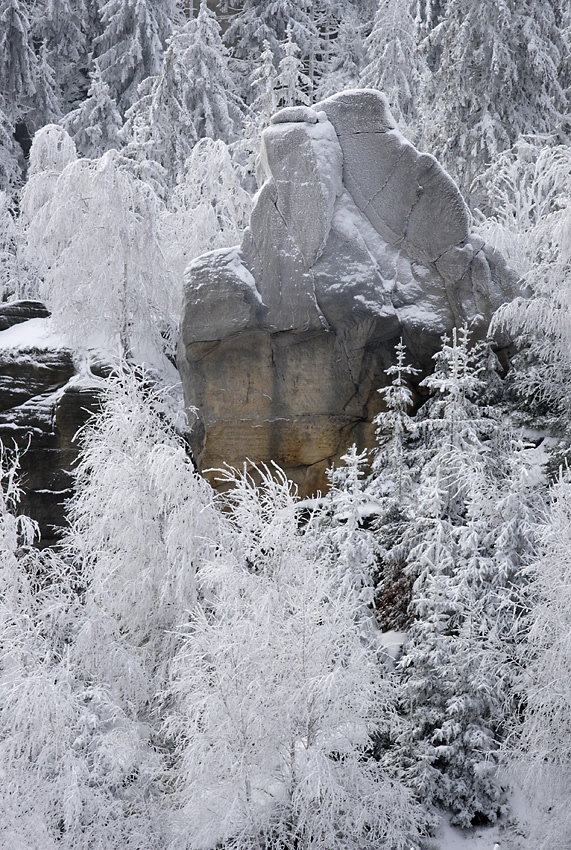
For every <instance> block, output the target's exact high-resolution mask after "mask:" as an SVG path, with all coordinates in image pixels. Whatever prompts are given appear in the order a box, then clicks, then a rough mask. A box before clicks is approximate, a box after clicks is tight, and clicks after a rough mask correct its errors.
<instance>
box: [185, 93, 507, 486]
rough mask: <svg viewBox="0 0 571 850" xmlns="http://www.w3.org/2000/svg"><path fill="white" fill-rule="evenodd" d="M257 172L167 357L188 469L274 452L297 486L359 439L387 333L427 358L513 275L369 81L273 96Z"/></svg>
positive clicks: (501, 297)
mask: <svg viewBox="0 0 571 850" xmlns="http://www.w3.org/2000/svg"><path fill="white" fill-rule="evenodd" d="M258 178H259V185H260V189H259V191H258V194H257V195H256V198H255V203H254V208H253V212H252V216H251V222H250V226H249V228H248V229H247V230H246V232H245V234H244V238H243V241H242V244H241V246H240V247H236V248H231V249H228V250H219V251H214V252H210V253H208V254H205V255H203V256H202V257H199V258H198V259H197V260H196V261H194V262H193V263H192V264H191V265H190V267H189V269H188V271H187V274H186V281H185V302H184V311H183V318H182V329H181V344H180V357H179V368H180V372H181V375H182V378H183V385H184V390H185V399H186V403H187V405H188V407H189V409H192V408H195V409H196V417H197V418H196V422H195V424H194V430H193V451H194V454H195V457H196V460H197V462H198V465H199V468H200V469H202V470H206V469H208V468H210V467H216V466H220V465H221V464H222V463H223V462H227V463H230V464H242V463H243V462H244V461H245V460H246V459H249V460H250V461H252V462H260V461H269V460H270V459H273V460H275V461H276V462H277V463H278V464H280V465H281V466H282V467H283V468H284V469H286V470H287V472H288V474H289V475H290V476H291V478H292V479H293V480H295V481H296V482H297V483H298V485H299V486H300V490H301V492H302V493H304V494H308V493H310V492H313V491H315V490H316V489H318V488H324V487H325V485H326V479H325V470H326V468H327V466H328V465H329V464H330V463H331V462H332V461H335V460H336V459H338V458H339V456H340V454H342V453H343V451H344V450H345V449H346V447H347V446H348V445H349V444H350V443H352V442H353V441H356V442H357V444H358V445H359V446H368V445H369V446H370V445H372V443H373V437H374V435H373V427H372V425H371V422H372V419H373V417H374V416H375V414H376V413H377V412H378V411H379V409H380V403H381V402H380V396H379V394H378V393H377V390H378V388H379V387H381V386H384V385H385V383H386V377H385V374H384V370H385V369H386V368H387V367H388V366H389V365H390V363H391V359H392V353H393V349H394V344H395V342H396V341H398V339H399V338H400V337H401V336H402V337H403V338H404V342H405V344H406V346H407V348H408V350H409V352H410V355H411V359H412V360H413V362H414V365H416V366H417V367H418V368H420V369H421V370H422V372H423V373H424V374H426V373H427V372H428V371H429V370H430V368H431V363H432V360H431V358H432V355H433V353H434V352H435V351H436V350H437V349H438V347H439V345H440V338H441V335H442V334H443V333H444V332H446V331H449V330H450V329H451V328H452V327H454V326H461V325H463V324H464V323H467V324H468V325H470V326H471V327H472V329H473V330H474V332H475V335H476V336H481V335H483V334H484V333H485V331H486V329H487V326H488V323H489V320H490V317H491V315H492V313H493V312H494V311H495V309H496V308H497V307H498V306H499V305H500V304H501V303H503V302H505V301H507V300H511V299H512V298H513V297H514V296H515V295H516V294H517V283H516V276H515V275H514V274H513V273H512V272H511V271H510V270H509V269H507V268H506V265H505V263H504V261H503V259H502V258H501V257H500V256H499V255H498V254H496V253H495V252H494V251H492V250H490V249H489V248H487V247H486V246H485V245H484V244H483V241H482V240H481V239H480V238H479V237H477V236H475V235H471V233H470V214H469V212H468V209H467V207H466V205H465V203H464V201H463V199H462V197H461V195H460V192H459V190H458V188H457V187H456V185H455V184H454V182H453V181H452V179H451V178H450V177H449V176H448V174H446V172H445V171H444V170H443V169H442V168H441V167H440V165H439V164H438V162H437V161H436V160H435V159H434V157H432V156H430V155H429V154H424V153H419V152H418V151H417V150H416V149H415V148H414V147H413V146H412V145H411V144H410V143H409V142H408V141H407V140H406V139H405V138H404V137H403V136H402V135H401V134H400V133H399V131H398V129H397V128H396V125H395V123H394V121H393V119H392V116H391V114H390V112H389V109H388V107H387V103H386V100H385V98H384V97H383V96H382V95H381V94H380V93H379V92H376V91H373V90H362V91H348V92H343V93H341V94H339V95H336V96H334V97H331V98H329V99H328V100H325V101H323V102H321V103H318V104H316V105H315V106H313V107H312V108H308V107H293V108H289V109H284V110H282V111H281V112H278V113H277V114H276V115H275V116H274V117H273V119H272V124H271V126H270V127H269V128H268V129H267V130H265V131H264V133H263V137H262V148H261V156H260V167H259V175H258ZM191 418H192V416H191Z"/></svg>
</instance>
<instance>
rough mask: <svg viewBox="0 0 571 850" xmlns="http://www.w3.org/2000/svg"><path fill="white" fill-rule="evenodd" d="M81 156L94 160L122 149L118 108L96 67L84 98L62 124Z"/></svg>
mask: <svg viewBox="0 0 571 850" xmlns="http://www.w3.org/2000/svg"><path fill="white" fill-rule="evenodd" d="M62 125H63V127H64V128H65V129H66V130H67V132H68V133H69V134H70V136H71V137H72V138H73V141H74V142H75V146H76V148H77V150H78V151H79V153H80V154H81V155H82V156H85V157H88V158H89V159H96V158H97V157H98V156H102V155H103V154H104V153H106V152H107V151H108V150H111V149H113V148H115V149H116V150H119V149H120V148H121V147H122V146H123V145H122V142H121V140H120V137H119V131H120V130H121V128H122V126H123V121H122V120H121V115H120V113H119V110H118V109H117V105H116V103H115V101H114V100H113V98H112V97H111V92H110V89H109V86H108V85H107V83H106V82H105V81H104V80H103V78H102V76H101V73H100V71H99V67H98V65H97V64H96V67H95V72H94V74H93V78H92V80H91V85H90V87H89V91H88V92H87V98H86V99H85V100H84V101H82V103H81V105H80V106H78V107H77V109H74V110H72V111H71V112H68V114H67V115H66V116H65V118H64V119H63V121H62Z"/></svg>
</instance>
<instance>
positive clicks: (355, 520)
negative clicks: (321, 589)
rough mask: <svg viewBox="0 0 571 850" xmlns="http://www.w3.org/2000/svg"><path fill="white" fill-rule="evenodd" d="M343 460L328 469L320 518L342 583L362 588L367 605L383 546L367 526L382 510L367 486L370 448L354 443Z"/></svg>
mask: <svg viewBox="0 0 571 850" xmlns="http://www.w3.org/2000/svg"><path fill="white" fill-rule="evenodd" d="M341 461H342V463H341V464H340V465H339V466H337V467H336V468H333V469H331V470H328V476H327V477H328V479H329V484H330V487H329V490H328V492H327V495H326V496H325V499H324V501H323V505H322V510H321V511H320V512H317V520H318V522H320V524H321V525H320V527H321V528H322V529H323V533H324V536H325V538H326V539H327V541H328V543H329V545H330V546H331V548H332V550H333V552H334V553H335V554H336V569H337V570H338V571H339V579H340V581H341V583H342V584H345V583H347V585H348V586H349V587H351V588H352V589H353V590H356V591H358V592H359V593H360V598H361V600H362V602H363V605H364V606H365V605H366V606H371V605H372V603H373V596H374V589H373V581H374V577H375V575H376V573H377V570H378V557H379V554H380V547H379V544H378V543H377V541H376V539H375V536H374V534H373V532H372V531H371V530H370V529H368V528H366V527H365V522H366V521H367V520H368V519H369V518H370V517H371V516H372V515H374V514H376V513H377V512H378V510H379V505H378V502H376V501H375V500H374V498H373V497H372V496H371V493H370V492H369V491H368V489H367V486H366V484H367V482H366V478H365V469H364V467H365V466H366V465H367V464H368V452H367V451H366V450H365V451H362V452H358V451H357V447H356V446H355V445H353V446H351V447H350V448H349V449H348V451H347V452H346V453H345V454H344V455H343V456H342V457H341Z"/></svg>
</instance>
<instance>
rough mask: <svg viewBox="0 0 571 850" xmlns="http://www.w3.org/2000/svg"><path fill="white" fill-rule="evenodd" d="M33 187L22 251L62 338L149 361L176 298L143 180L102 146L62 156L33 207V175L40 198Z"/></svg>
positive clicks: (170, 325) (164, 343)
mask: <svg viewBox="0 0 571 850" xmlns="http://www.w3.org/2000/svg"><path fill="white" fill-rule="evenodd" d="M56 129H59V131H60V133H63V134H64V137H65V136H67V134H65V131H63V130H61V128H56ZM42 138H43V137H42ZM67 139H68V142H69V137H67ZM71 144H72V143H71ZM49 176H50V181H51V175H49ZM34 189H35V187H34V186H31V187H30V188H29V191H27V192H26V195H25V201H26V206H25V209H26V211H27V213H26V214H27V237H28V246H29V253H30V256H31V257H32V259H33V260H34V261H35V264H36V266H37V267H38V268H39V271H40V273H41V277H42V280H41V283H40V295H41V296H42V298H44V299H45V301H46V302H47V304H48V305H49V306H50V308H51V310H52V313H53V319H54V321H55V323H56V324H57V326H58V327H59V328H60V329H61V330H62V331H63V332H64V333H65V334H66V335H67V337H68V339H69V340H70V341H71V342H72V343H73V344H75V345H77V346H78V347H79V348H80V349H85V348H88V347H93V346H102V347H107V348H111V349H113V350H115V351H116V352H117V353H118V354H120V355H121V356H130V355H134V356H136V357H138V358H140V359H142V360H149V361H150V362H153V361H155V362H156V358H157V355H158V354H159V353H160V352H162V351H163V350H166V351H167V352H168V351H172V347H173V345H174V328H175V326H176V322H177V319H176V316H177V315H178V297H179V296H178V294H177V292H176V290H175V284H174V281H173V278H172V274H171V272H170V270H169V269H168V268H167V265H166V262H165V260H164V256H163V254H162V251H161V249H160V245H159V243H158V238H157V233H158V216H159V212H160V204H159V201H158V199H157V197H156V195H155V194H154V193H153V191H152V189H151V188H150V186H149V185H148V184H147V183H144V182H142V181H140V180H137V179H136V178H135V177H133V176H132V174H131V172H130V170H129V163H128V162H126V161H124V160H123V159H122V158H121V156H120V155H119V154H118V152H117V151H113V150H111V151H108V152H107V153H106V154H104V155H103V156H102V157H101V158H100V159H97V160H89V159H81V160H75V161H72V162H70V163H69V165H67V166H66V167H65V168H64V169H63V171H62V172H61V174H60V175H59V176H58V177H57V179H56V182H55V185H52V191H51V195H50V197H49V200H47V201H46V202H45V203H44V204H43V205H42V201H43V200H44V197H45V187H44V185H43V183H42V181H41V180H40V179H39V180H38V191H39V193H40V198H37V197H36V196H35V194H34Z"/></svg>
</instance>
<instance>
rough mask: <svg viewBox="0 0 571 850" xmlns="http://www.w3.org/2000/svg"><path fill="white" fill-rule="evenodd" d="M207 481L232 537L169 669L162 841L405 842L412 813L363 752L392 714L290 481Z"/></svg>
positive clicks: (346, 594)
mask: <svg viewBox="0 0 571 850" xmlns="http://www.w3.org/2000/svg"><path fill="white" fill-rule="evenodd" d="M258 473H259V474H260V476H261V479H262V480H261V486H259V487H256V486H255V484H254V482H253V481H252V479H251V478H250V476H249V475H248V474H247V473H236V472H234V471H228V473H227V474H226V475H225V476H223V477H224V478H225V480H226V483H227V484H231V485H233V489H231V490H230V491H229V495H228V499H229V507H230V514H229V519H230V523H231V526H232V532H231V533H230V535H229V536H228V537H227V538H226V540H225V541H223V543H222V545H221V547H220V549H219V551H218V553H217V557H216V558H215V559H213V560H212V561H211V563H210V564H208V565H207V566H206V567H205V568H204V569H203V570H202V571H200V572H199V580H200V582H201V584H202V586H203V587H204V588H205V590H207V592H208V593H207V599H208V605H209V610H207V611H203V610H197V611H196V613H195V615H194V617H193V619H192V622H191V624H190V628H189V630H188V635H187V637H186V639H185V644H184V646H183V648H182V649H181V652H180V654H179V656H178V658H177V660H176V669H177V678H176V679H175V682H174V686H173V696H174V699H176V700H177V703H178V706H177V713H176V715H173V718H172V721H171V724H170V727H169V731H170V732H171V733H173V732H174V733H176V734H177V736H178V741H179V743H178V746H177V757H178V758H177V765H176V769H177V772H178V784H177V795H178V800H179V806H180V810H179V818H178V832H179V837H178V846H180V847H188V848H199V847H214V846H216V845H217V844H219V843H224V844H227V845H230V846H233V847H235V848H246V847H252V846H264V847H276V848H277V847H282V848H290V850H293V848H296V847H300V846H304V847H307V848H318V847H325V846H326V847H328V848H332V850H335V848H345V847H347V846H353V845H354V844H355V843H359V844H360V845H361V846H363V847H377V846H379V844H382V845H383V846H385V847H387V848H389V847H390V848H393V847H395V848H404V847H408V846H409V844H407V843H406V842H407V841H408V842H409V843H410V841H411V840H413V837H414V833H415V827H416V816H417V815H416V811H415V807H414V805H413V804H412V802H411V800H410V797H409V796H408V794H407V792H406V791H405V789H404V788H403V787H402V786H401V785H400V784H399V783H398V782H397V781H395V780H393V779H391V778H390V775H389V773H388V772H387V769H386V766H385V765H384V764H383V761H382V759H381V760H380V761H376V760H375V759H374V758H373V757H372V746H371V735H372V733H373V732H374V730H375V729H376V728H379V727H382V728H386V727H387V726H389V727H390V726H392V724H394V723H397V724H398V719H397V717H396V715H395V714H394V710H393V705H392V688H391V684H390V682H389V680H388V679H387V678H383V675H382V674H383V670H382V666H381V664H380V663H379V660H378V658H377V655H376V653H375V651H374V649H373V647H372V646H371V645H370V643H367V642H366V641H364V639H363V634H362V629H361V627H360V625H359V623H358V620H357V618H356V615H357V614H358V612H359V610H360V607H361V604H362V603H361V602H360V600H359V599H358V596H357V593H356V592H355V590H354V589H351V588H350V587H342V586H341V584H340V582H339V577H338V573H337V572H336V570H335V569H332V563H331V560H330V558H328V557H327V555H326V553H325V552H324V551H322V550H320V547H319V546H316V543H315V538H314V535H313V534H312V533H310V532H307V531H304V530H303V528H300V526H299V523H298V516H297V511H296V505H295V499H294V497H293V493H292V487H291V484H289V483H288V482H287V479H286V478H285V475H283V473H280V472H278V471H276V477H273V478H272V476H270V475H269V473H268V471H267V470H258Z"/></svg>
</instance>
